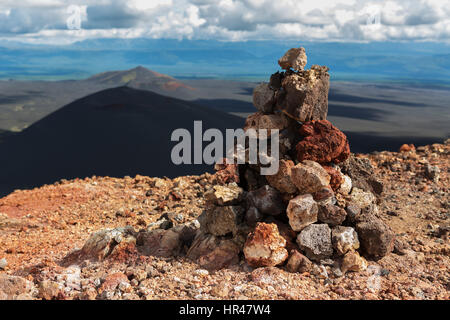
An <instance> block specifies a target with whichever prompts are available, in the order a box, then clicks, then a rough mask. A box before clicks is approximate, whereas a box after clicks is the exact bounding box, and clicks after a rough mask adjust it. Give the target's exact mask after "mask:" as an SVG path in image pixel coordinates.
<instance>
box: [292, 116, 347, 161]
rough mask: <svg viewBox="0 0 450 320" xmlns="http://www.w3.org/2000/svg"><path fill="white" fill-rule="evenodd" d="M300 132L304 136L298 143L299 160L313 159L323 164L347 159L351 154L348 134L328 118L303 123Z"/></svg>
mask: <svg viewBox="0 0 450 320" xmlns="http://www.w3.org/2000/svg"><path fill="white" fill-rule="evenodd" d="M300 134H301V135H302V136H303V137H304V139H303V140H302V141H300V142H299V143H298V144H297V147H296V150H297V159H298V161H303V160H313V161H316V162H318V163H321V164H326V163H329V162H334V163H339V162H342V161H345V160H346V159H347V158H348V157H349V155H350V146H349V144H348V141H347V137H346V135H345V134H344V133H343V132H342V131H340V130H339V129H338V128H336V127H335V126H333V125H332V124H331V122H329V121H328V120H316V121H310V122H306V123H304V124H303V126H302V127H301V129H300Z"/></svg>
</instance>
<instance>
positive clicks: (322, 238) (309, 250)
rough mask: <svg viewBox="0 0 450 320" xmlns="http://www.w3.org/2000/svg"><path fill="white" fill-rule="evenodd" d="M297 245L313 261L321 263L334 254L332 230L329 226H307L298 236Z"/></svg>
mask: <svg viewBox="0 0 450 320" xmlns="http://www.w3.org/2000/svg"><path fill="white" fill-rule="evenodd" d="M297 244H298V246H299V247H300V249H301V250H303V251H304V252H305V253H306V256H307V257H308V258H309V259H311V260H315V261H320V260H322V259H326V258H329V257H330V256H331V255H332V254H333V246H332V244H331V229H330V227H328V225H327V224H312V225H309V226H307V227H306V228H304V229H303V230H302V231H301V232H300V234H299V235H298V237H297Z"/></svg>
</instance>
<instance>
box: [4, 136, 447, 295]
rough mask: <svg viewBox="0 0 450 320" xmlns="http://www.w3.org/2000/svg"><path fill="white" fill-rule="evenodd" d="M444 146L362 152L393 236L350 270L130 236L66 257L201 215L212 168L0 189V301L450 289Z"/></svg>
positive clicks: (212, 179) (437, 292) (408, 292)
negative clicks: (206, 252) (146, 247)
mask: <svg viewBox="0 0 450 320" xmlns="http://www.w3.org/2000/svg"><path fill="white" fill-rule="evenodd" d="M449 155H450V141H449V140H447V142H446V143H445V144H434V145H430V146H425V147H418V148H417V149H414V148H411V147H408V146H403V147H402V149H401V151H400V152H398V153H395V152H376V153H373V154H370V155H358V157H367V158H369V159H370V160H371V162H372V165H373V166H374V169H375V174H376V176H377V178H378V179H379V180H380V181H382V182H383V184H384V200H385V201H384V202H383V204H382V205H381V206H380V217H381V219H382V220H383V221H384V222H386V223H387V224H388V225H389V226H390V227H391V228H392V229H393V230H394V232H395V233H396V241H395V249H394V252H393V253H391V254H389V255H387V256H385V257H383V258H382V259H380V260H378V261H370V260H369V261H368V262H369V267H368V268H367V270H366V271H363V272H348V273H346V274H344V275H343V276H341V275H339V274H336V272H334V271H333V267H332V266H329V265H326V264H325V265H322V266H319V265H317V266H316V267H315V268H314V269H313V270H312V271H311V272H304V273H290V272H288V271H287V270H286V268H285V267H283V266H282V267H280V268H278V267H267V268H257V269H253V268H251V267H250V266H248V265H247V263H246V262H245V259H243V257H241V261H240V263H239V264H236V265H234V266H232V267H229V268H226V269H223V270H219V271H215V272H208V271H206V270H203V269H201V268H199V267H198V266H197V265H196V264H195V263H193V262H190V261H188V260H187V259H186V258H185V257H183V255H180V256H178V257H171V258H157V257H153V256H142V255H140V254H139V253H138V252H137V251H136V249H135V248H134V247H133V246H129V247H126V246H123V247H121V249H120V250H115V251H113V254H111V255H109V256H108V258H107V259H106V260H104V261H101V262H92V261H88V260H86V261H81V262H80V263H79V264H78V265H70V263H68V260H67V258H66V259H64V258H65V257H67V255H68V254H69V253H70V252H73V251H74V250H75V249H77V248H78V249H79V248H81V247H82V246H83V244H84V243H85V241H86V240H87V239H88V238H89V235H90V234H91V233H93V232H94V231H97V230H101V229H105V228H117V227H124V226H132V227H133V228H134V230H136V231H137V230H140V229H143V228H146V227H148V226H149V225H150V226H151V225H152V223H156V222H157V221H158V219H159V218H160V217H161V216H164V217H165V218H166V220H159V221H160V222H161V221H171V222H172V223H174V224H175V225H177V224H181V223H185V222H188V221H192V220H195V219H196V218H197V217H198V216H199V215H200V214H201V212H202V211H203V209H204V206H205V202H204V198H203V194H204V193H205V192H206V191H207V190H208V189H209V188H211V186H212V185H213V184H215V176H214V175H210V174H204V175H202V176H189V177H179V178H176V179H173V180H170V179H159V178H149V177H143V176H137V177H134V178H131V177H125V178H123V179H118V178H109V177H92V178H87V179H83V180H82V179H76V180H72V181H61V182H59V183H56V184H54V185H48V186H43V187H41V188H37V189H34V190H19V191H15V192H14V193H12V194H10V195H8V196H7V197H5V198H2V199H0V244H1V245H0V299H449V298H450V295H449V292H450V272H449V271H450V256H449V254H450V243H449V241H448V240H449V229H450V224H449V204H450V198H449V185H450V183H449V182H450V177H449V168H450V166H449V165H450V157H449ZM69 262H70V261H69Z"/></svg>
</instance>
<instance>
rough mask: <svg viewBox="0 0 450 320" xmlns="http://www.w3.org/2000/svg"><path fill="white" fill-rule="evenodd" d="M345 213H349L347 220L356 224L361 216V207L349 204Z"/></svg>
mask: <svg viewBox="0 0 450 320" xmlns="http://www.w3.org/2000/svg"><path fill="white" fill-rule="evenodd" d="M345 211H346V212H347V220H348V221H349V222H350V223H352V224H355V223H356V222H357V221H358V220H359V216H360V214H361V207H360V206H358V205H357V204H356V203H353V202H349V203H348V204H347V207H346V208H345Z"/></svg>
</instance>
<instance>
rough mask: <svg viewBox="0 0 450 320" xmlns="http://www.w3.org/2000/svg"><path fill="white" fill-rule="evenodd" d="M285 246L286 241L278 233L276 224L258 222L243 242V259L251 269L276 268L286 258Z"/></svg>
mask: <svg viewBox="0 0 450 320" xmlns="http://www.w3.org/2000/svg"><path fill="white" fill-rule="evenodd" d="M285 246H286V240H285V239H284V238H283V237H282V236H281V235H280V233H279V232H278V227H277V226H276V224H274V223H270V224H268V223H261V222H260V223H258V224H257V225H256V228H255V230H254V231H253V232H251V233H250V234H249V235H248V238H247V241H246V242H245V245H244V255H245V259H246V260H247V262H248V264H249V265H250V266H252V267H269V266H276V265H278V264H281V263H283V262H284V261H285V260H286V259H287V257H288V252H287V250H286V249H285Z"/></svg>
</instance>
